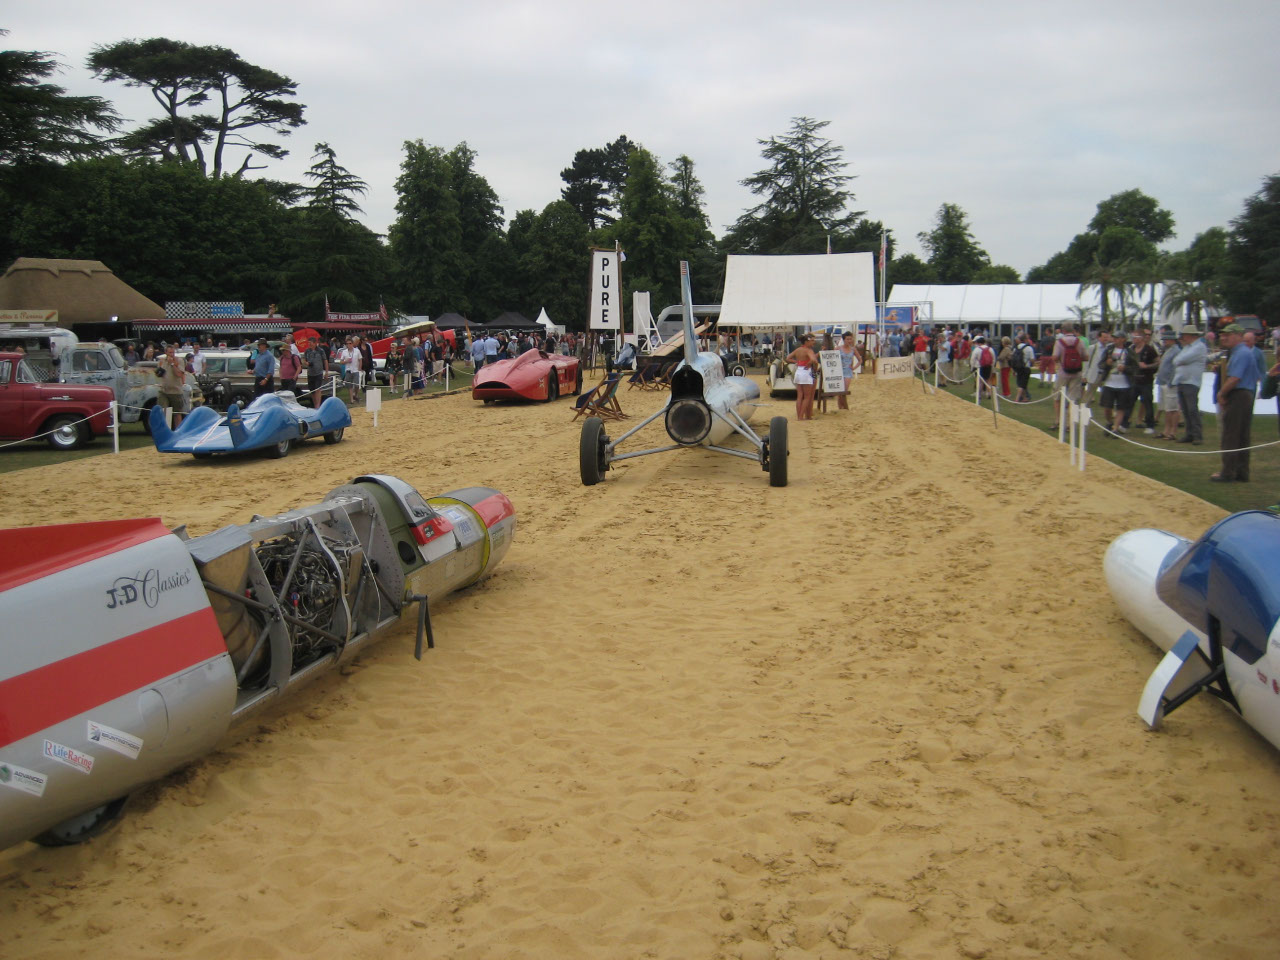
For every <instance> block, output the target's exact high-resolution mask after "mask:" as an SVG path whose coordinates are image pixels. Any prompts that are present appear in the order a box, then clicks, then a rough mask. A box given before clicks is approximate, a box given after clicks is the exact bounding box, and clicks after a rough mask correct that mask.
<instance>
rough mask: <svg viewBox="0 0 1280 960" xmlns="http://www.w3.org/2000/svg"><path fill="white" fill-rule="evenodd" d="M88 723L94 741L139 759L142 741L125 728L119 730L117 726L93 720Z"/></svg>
mask: <svg viewBox="0 0 1280 960" xmlns="http://www.w3.org/2000/svg"><path fill="white" fill-rule="evenodd" d="M88 723H89V739H90V740H91V741H92V742H94V743H100V744H102V746H104V747H106V748H107V749H108V750H114V751H115V752H116V753H119V754H123V755H124V756H126V757H128V758H129V759H130V760H137V759H138V754H139V753H140V752H141V751H142V741H141V740H139V739H138V738H137V737H135V736H132V735H131V734H128V733H125V732H124V731H123V730H117V729H116V728H115V727H108V726H107V725H106V724H105V723H94V722H93V721H92V720H90V721H88Z"/></svg>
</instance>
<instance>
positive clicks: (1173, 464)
mask: <svg viewBox="0 0 1280 960" xmlns="http://www.w3.org/2000/svg"><path fill="white" fill-rule="evenodd" d="M949 392H950V393H952V394H955V395H956V396H957V397H965V398H967V399H968V401H969V402H970V403H972V402H973V381H972V380H970V381H969V382H968V383H966V384H965V386H964V387H953V388H952V389H951V390H950V391H949ZM1049 392H1050V391H1049V387H1047V386H1045V385H1043V384H1042V383H1041V382H1040V381H1039V380H1036V379H1034V378H1032V380H1031V398H1032V399H1033V400H1039V399H1040V398H1041V397H1044V396H1047V395H1048V394H1049ZM982 406H983V407H984V408H986V409H990V407H991V401H990V400H989V399H988V400H984V401H983V403H982ZM1093 412H1094V415H1095V416H1096V417H1101V416H1102V407H1101V405H1100V404H1099V403H1098V402H1097V400H1096V399H1095V400H1094V403H1093ZM1000 414H1001V415H1002V416H1007V417H1009V418H1011V419H1013V420H1018V421H1021V422H1022V423H1025V424H1028V425H1030V426H1033V427H1036V428H1037V429H1040V430H1044V431H1045V432H1046V433H1051V434H1052V435H1053V436H1055V437H1056V436H1057V435H1058V425H1057V421H1056V420H1055V419H1054V416H1053V401H1052V400H1045V401H1042V402H1040V403H1035V404H1031V405H1029V406H1028V405H1022V406H1017V405H1014V404H1012V403H1008V402H1006V400H1005V398H1004V397H1001V398H1000ZM1136 414H1137V411H1136V409H1135V411H1134V418H1133V419H1134V422H1136V423H1137V427H1136V429H1133V428H1131V429H1130V431H1129V433H1128V434H1127V435H1126V436H1127V439H1128V440H1132V441H1135V442H1136V443H1140V444H1143V445H1144V446H1135V445H1134V443H1128V442H1126V440H1125V439H1123V438H1116V437H1109V436H1107V435H1106V434H1105V433H1103V432H1102V430H1101V429H1099V428H1098V427H1097V426H1090V428H1089V437H1088V440H1087V443H1086V446H1085V449H1086V452H1087V454H1088V456H1089V457H1102V458H1103V459H1104V460H1110V461H1111V462H1112V463H1114V464H1116V465H1117V466H1121V467H1124V468H1125V469H1126V470H1132V471H1133V472H1134V473H1140V474H1142V475H1143V476H1146V477H1151V478H1152V479H1153V480H1159V481H1160V482H1161V483H1167V484H1168V485H1169V486H1171V487H1177V488H1178V489H1179V490H1185V491H1186V492H1187V493H1190V494H1192V495H1193V496H1197V497H1200V498H1201V499H1202V500H1207V501H1209V502H1210V503H1212V504H1216V505H1217V506H1219V507H1221V508H1222V509H1224V510H1227V511H1231V512H1235V511H1238V510H1254V509H1262V510H1265V509H1267V508H1270V507H1272V506H1276V505H1277V504H1280V445H1277V446H1273V447H1266V448H1264V449H1262V450H1254V451H1253V453H1252V455H1251V457H1250V461H1249V482H1248V483H1214V482H1212V481H1210V479H1209V475H1210V474H1212V473H1217V472H1218V468H1219V467H1220V466H1221V465H1222V460H1221V457H1220V456H1217V455H1214V453H1213V451H1216V450H1218V449H1219V443H1218V437H1219V434H1218V418H1217V416H1216V415H1214V414H1211V413H1205V414H1202V416H1203V418H1204V446H1201V447H1196V446H1192V445H1191V444H1186V443H1173V442H1171V441H1168V440H1157V439H1156V438H1155V437H1152V436H1148V435H1147V434H1145V433H1143V432H1142V423H1141V421H1140V420H1137V416H1136ZM1157 422H1158V415H1157ZM1158 429H1159V427H1157V430H1158ZM1276 440H1280V434H1277V431H1276V418H1275V417H1273V416H1271V417H1260V416H1256V415H1255V416H1254V418H1253V444H1254V445H1255V446H1256V445H1257V444H1260V443H1270V442H1273V441H1276ZM1147 447H1154V448H1156V449H1154V450H1152V449H1146V448H1147ZM1193 450H1194V451H1206V452H1199V453H1196V454H1189V453H1188V452H1187V451H1193ZM1062 459H1063V466H1064V468H1065V467H1066V465H1067V452H1066V451H1065V450H1064V451H1063V454H1062ZM1087 469H1088V461H1086V470H1087Z"/></svg>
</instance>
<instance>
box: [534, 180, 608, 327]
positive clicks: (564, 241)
mask: <svg viewBox="0 0 1280 960" xmlns="http://www.w3.org/2000/svg"><path fill="white" fill-rule="evenodd" d="M521 243H522V245H523V250H522V252H521V254H520V257H519V266H520V273H521V275H522V277H523V278H524V283H525V285H526V290H527V293H526V296H527V297H528V300H527V301H525V303H526V305H527V306H526V313H528V314H529V315H530V316H533V315H536V312H537V311H538V310H540V309H543V308H545V309H546V311H547V314H548V316H550V317H551V319H552V320H554V321H555V322H556V323H560V324H564V325H565V326H566V327H568V328H569V329H571V330H583V329H585V328H586V313H587V297H588V289H587V282H588V278H589V274H590V272H591V257H590V253H589V251H588V240H587V226H586V224H585V223H583V222H582V218H581V217H580V216H579V215H578V211H577V210H576V209H575V208H574V206H573V205H572V204H571V203H569V202H568V201H567V200H557V201H555V202H554V203H550V204H548V205H547V206H546V207H545V208H544V209H543V211H542V212H541V213H540V214H538V215H537V216H536V217H534V218H533V219H532V220H531V221H529V222H527V230H526V231H525V232H524V235H523V236H522V237H521Z"/></svg>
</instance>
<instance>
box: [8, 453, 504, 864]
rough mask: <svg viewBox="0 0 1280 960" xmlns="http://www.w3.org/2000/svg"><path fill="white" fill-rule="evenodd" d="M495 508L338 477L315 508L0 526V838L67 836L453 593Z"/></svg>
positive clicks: (497, 544) (373, 479)
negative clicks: (339, 482) (194, 527)
mask: <svg viewBox="0 0 1280 960" xmlns="http://www.w3.org/2000/svg"><path fill="white" fill-rule="evenodd" d="M515 527H516V518H515V513H514V511H513V509H512V506H511V501H509V500H508V499H507V498H506V497H505V496H503V495H502V494H501V493H499V492H498V491H496V490H491V489H489V488H487V487H468V488H466V489H462V490H454V491H452V492H450V493H446V494H442V495H441V496H438V497H432V498H431V499H429V500H426V499H424V498H423V497H422V496H421V495H420V494H419V493H418V492H417V491H416V490H415V489H414V488H413V487H411V486H410V485H409V484H407V483H405V482H404V481H403V480H400V479H397V478H396V477H390V476H380V475H378V476H362V477H356V478H355V479H354V480H353V481H351V483H350V484H347V485H346V486H342V487H338V488H337V489H336V490H333V491H331V492H330V493H329V494H328V496H327V497H326V498H325V501H324V502H323V503H320V504H317V505H314V506H309V507H302V508H301V509H297V510H290V511H289V512H287V513H283V514H280V515H279V516H275V517H254V518H253V519H252V520H251V521H250V522H249V523H247V524H242V525H233V526H228V527H223V528H222V529H221V530H216V531H214V532H213V533H208V534H205V535H203V536H199V537H194V538H188V537H187V536H186V533H185V529H184V528H179V529H178V530H177V531H170V530H169V529H168V528H166V527H165V526H164V524H162V523H161V522H160V520H158V519H155V518H152V519H143V520H111V521H105V522H101V523H76V524H61V525H57V526H48V527H29V528H25V529H18V530H0V556H3V557H4V558H5V559H4V561H3V563H2V565H0V624H3V628H2V629H3V634H2V639H0V848H3V847H7V846H9V845H11V844H14V843H17V842H19V841H21V840H26V839H28V838H33V839H35V840H36V841H37V842H40V843H44V844H48V845H59V844H66V843H75V842H77V841H80V840H84V839H87V838H89V837H90V836H93V835H94V834H96V833H97V832H99V831H100V830H101V829H102V828H103V827H104V826H105V825H106V824H107V823H109V822H110V821H111V820H113V819H114V818H115V817H116V816H117V815H118V814H119V813H120V810H121V808H122V807H123V805H124V800H125V798H126V797H127V795H128V794H129V793H130V792H131V791H133V790H135V789H137V788H138V787H140V786H142V785H143V784H145V783H147V782H149V781H151V780H154V779H156V778H157V777H160V776H163V775H164V774H166V773H168V772H169V771H171V770H173V769H175V768H176V767H179V766H181V765H182V764H184V763H187V762H189V761H191V760H194V759H196V758H197V757H199V756H201V755H202V754H204V753H207V752H209V751H210V750H212V749H213V747H214V745H215V744H216V743H217V742H218V740H219V739H220V738H221V737H222V735H223V734H224V733H226V731H227V730H228V728H229V727H230V726H231V725H232V724H234V723H237V722H239V721H241V720H244V719H245V718H247V717H248V716H250V715H252V714H253V713H254V712H255V711H257V710H259V709H261V708H262V707H263V706H265V705H266V704H268V703H271V702H272V701H274V700H276V699H277V698H279V697H281V696H283V695H284V694H287V693H291V692H293V691H294V690H295V689H297V688H298V687H300V686H302V684H304V683H306V682H307V681H308V680H311V679H313V678H314V677H316V676H319V675H320V674H323V673H326V672H328V671H329V670H332V669H333V668H334V667H336V666H338V665H339V664H341V663H343V662H345V661H347V660H349V659H351V658H352V657H353V656H354V655H355V654H356V653H357V652H359V651H360V650H361V649H362V648H363V647H364V646H365V644H367V643H368V642H369V641H370V640H371V639H373V637H374V636H375V635H376V634H377V633H378V632H379V631H381V630H383V629H385V628H387V627H389V626H391V625H393V624H394V623H396V621H397V620H398V619H399V617H400V613H401V611H402V610H404V609H405V608H406V607H408V606H410V605H411V604H413V603H415V602H416V603H417V604H418V645H417V649H416V650H415V655H416V656H418V657H421V655H422V644H423V637H424V634H425V636H426V639H427V641H428V646H430V645H431V642H430V641H431V625H430V620H429V619H428V598H429V597H431V598H435V597H439V596H440V595H441V594H444V593H448V592H450V591H452V590H458V589H460V588H462V587H466V586H469V585H470V584H473V583H475V582H477V581H478V580H480V579H482V578H483V577H485V576H487V575H488V574H489V573H490V572H491V571H492V570H493V569H494V567H495V566H497V564H498V563H499V561H501V559H502V557H503V555H504V554H506V552H507V548H508V547H509V546H510V544H511V539H512V536H513V535H514V534H515Z"/></svg>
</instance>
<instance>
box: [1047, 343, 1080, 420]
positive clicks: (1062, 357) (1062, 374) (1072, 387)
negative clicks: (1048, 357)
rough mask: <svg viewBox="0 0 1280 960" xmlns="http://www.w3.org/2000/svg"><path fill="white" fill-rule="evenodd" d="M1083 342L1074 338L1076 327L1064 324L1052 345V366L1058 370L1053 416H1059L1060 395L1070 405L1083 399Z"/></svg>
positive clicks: (1055, 418) (1055, 417)
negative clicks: (1065, 398) (1060, 333)
mask: <svg viewBox="0 0 1280 960" xmlns="http://www.w3.org/2000/svg"><path fill="white" fill-rule="evenodd" d="M1084 362H1085V352H1084V342H1083V341H1082V340H1081V339H1080V338H1079V337H1078V336H1076V325H1075V324H1074V323H1064V324H1063V325H1062V336H1060V337H1059V338H1058V341H1057V343H1055V344H1054V345H1053V365H1054V366H1056V367H1057V368H1058V378H1057V381H1056V383H1057V388H1058V394H1057V396H1055V397H1054V398H1053V416H1054V420H1055V421H1056V420H1057V418H1058V416H1059V410H1058V407H1059V406H1060V405H1061V403H1062V395H1063V394H1066V396H1067V399H1068V400H1070V401H1071V402H1072V403H1079V402H1080V401H1081V399H1083V397H1084Z"/></svg>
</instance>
